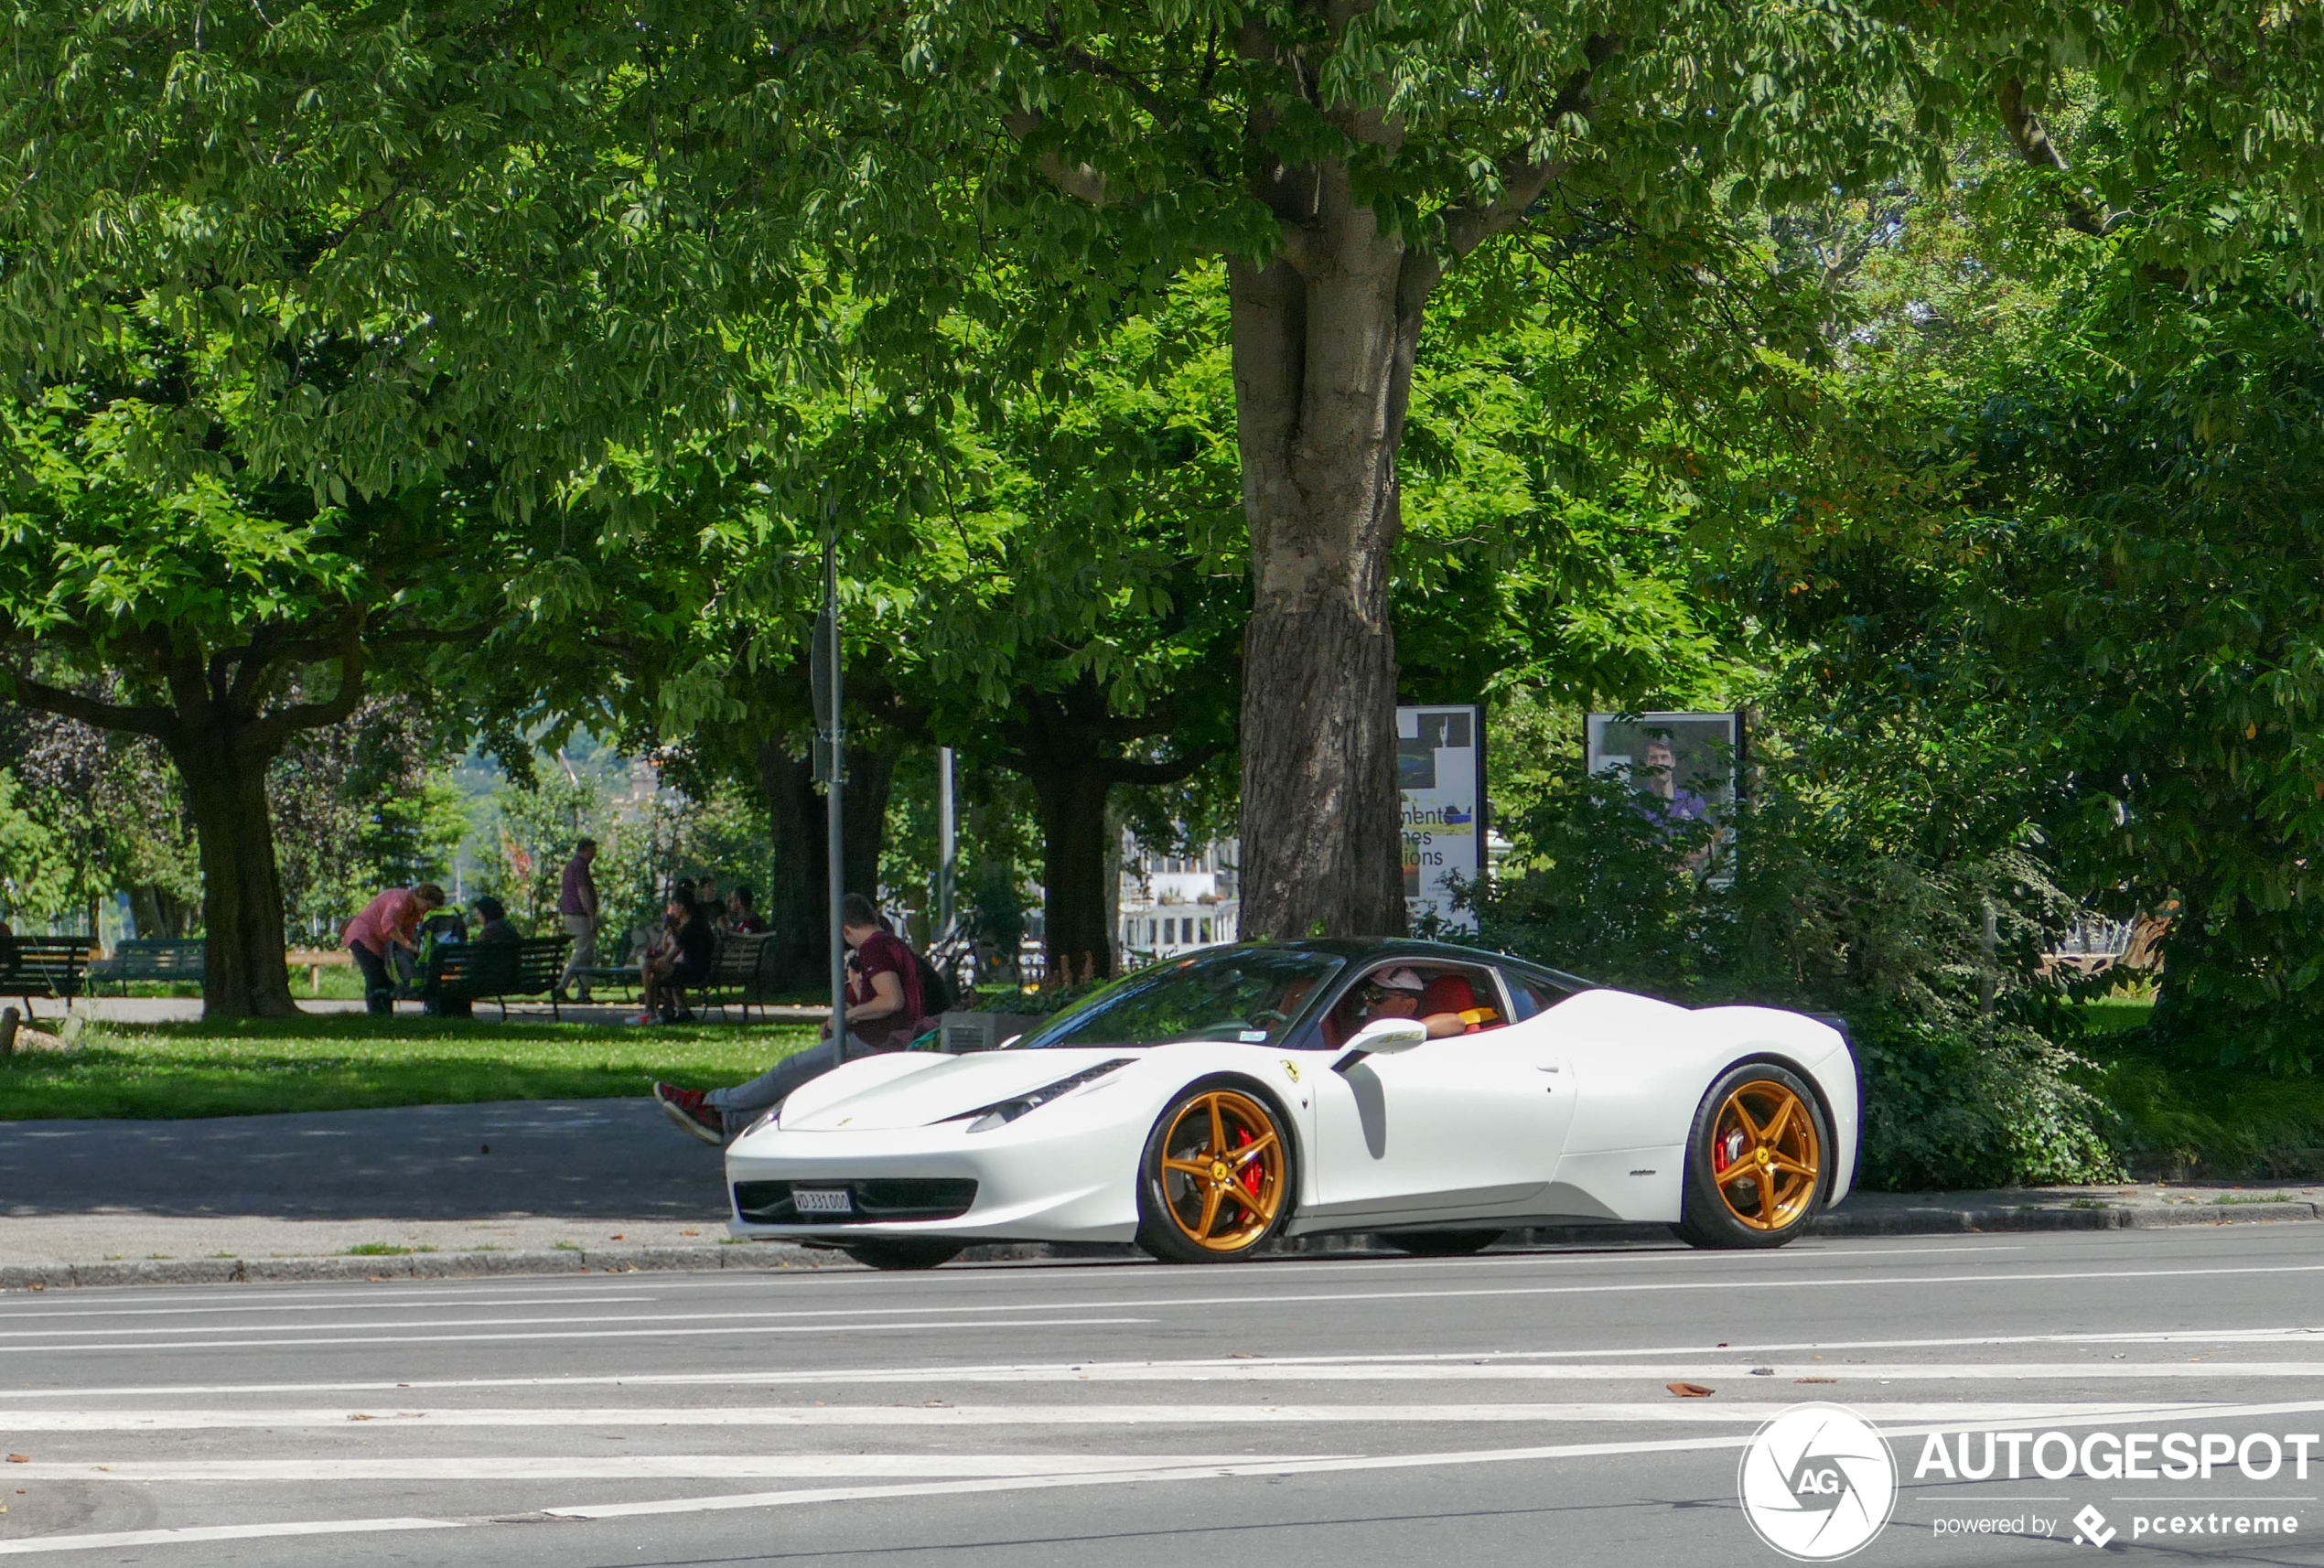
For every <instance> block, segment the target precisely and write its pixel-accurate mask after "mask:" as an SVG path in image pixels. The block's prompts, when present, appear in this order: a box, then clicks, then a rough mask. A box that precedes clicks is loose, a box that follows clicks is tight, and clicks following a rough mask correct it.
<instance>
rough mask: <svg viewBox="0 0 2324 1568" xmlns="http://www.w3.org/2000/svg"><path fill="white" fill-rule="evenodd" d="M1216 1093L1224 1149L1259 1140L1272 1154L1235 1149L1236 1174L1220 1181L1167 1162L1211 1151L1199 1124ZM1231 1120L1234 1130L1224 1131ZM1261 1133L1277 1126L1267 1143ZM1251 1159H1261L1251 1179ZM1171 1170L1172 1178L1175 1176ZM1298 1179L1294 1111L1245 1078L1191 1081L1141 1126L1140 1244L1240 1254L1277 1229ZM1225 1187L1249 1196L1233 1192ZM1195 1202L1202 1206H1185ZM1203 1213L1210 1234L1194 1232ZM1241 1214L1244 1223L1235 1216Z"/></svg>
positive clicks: (1212, 1257) (1169, 1255) (1180, 1253)
mask: <svg viewBox="0 0 2324 1568" xmlns="http://www.w3.org/2000/svg"><path fill="white" fill-rule="evenodd" d="M1214 1097H1216V1100H1217V1101H1218V1102H1219V1104H1220V1106H1221V1119H1220V1122H1219V1123H1218V1125H1219V1126H1220V1128H1221V1132H1222V1133H1224V1135H1225V1136H1224V1141H1225V1143H1226V1145H1227V1148H1226V1153H1227V1154H1229V1155H1234V1154H1235V1151H1236V1150H1237V1149H1238V1148H1243V1149H1248V1148H1250V1147H1251V1146H1252V1145H1253V1144H1264V1145H1265V1147H1267V1148H1270V1149H1272V1151H1273V1153H1274V1155H1275V1157H1274V1158H1273V1159H1272V1160H1271V1161H1270V1160H1269V1158H1268V1155H1266V1154H1264V1153H1259V1152H1254V1153H1253V1154H1252V1155H1248V1156H1240V1155H1238V1156H1237V1157H1238V1158H1239V1159H1243V1160H1244V1161H1245V1164H1244V1165H1243V1166H1242V1167H1241V1174H1237V1172H1236V1171H1235V1170H1230V1171H1229V1173H1228V1177H1227V1179H1226V1180H1223V1181H1221V1180H1218V1179H1216V1178H1215V1177H1210V1176H1202V1177H1200V1178H1196V1177H1191V1176H1189V1174H1188V1173H1187V1172H1186V1171H1184V1170H1176V1171H1174V1170H1172V1169H1169V1168H1167V1167H1166V1165H1165V1164H1164V1162H1165V1160H1166V1159H1170V1158H1178V1159H1179V1160H1180V1161H1181V1162H1182V1163H1192V1161H1191V1156H1192V1155H1195V1154H1197V1153H1200V1155H1202V1157H1203V1158H1204V1159H1211V1160H1214V1159H1215V1157H1216V1155H1217V1153H1218V1152H1217V1151H1215V1150H1212V1149H1210V1148H1209V1147H1208V1144H1209V1141H1210V1134H1209V1131H1208V1128H1207V1127H1206V1126H1204V1125H1203V1122H1205V1120H1206V1118H1205V1117H1204V1116H1203V1114H1202V1112H1203V1111H1204V1109H1205V1107H1204V1101H1211V1100H1213V1098H1214ZM1229 1102H1232V1113H1231V1114H1230V1113H1228V1112H1227V1105H1228V1103H1229ZM1189 1118H1191V1119H1193V1121H1192V1124H1191V1127H1190V1128H1189V1126H1187V1125H1182V1123H1185V1122H1188V1119H1189ZM1231 1122H1232V1123H1233V1130H1232V1132H1229V1131H1227V1128H1228V1125H1229V1123H1231ZM1264 1133H1273V1134H1274V1141H1273V1143H1272V1144H1265V1140H1264V1136H1263V1134H1264ZM1174 1134H1176V1136H1175V1138H1174ZM1245 1134H1248V1135H1247V1136H1246V1135H1245ZM1194 1136H1200V1138H1201V1140H1202V1144H1203V1145H1204V1147H1202V1148H1201V1149H1199V1150H1198V1149H1195V1148H1192V1147H1189V1146H1186V1145H1188V1144H1190V1142H1191V1139H1192V1137H1194ZM1174 1144H1175V1145H1177V1146H1178V1152H1177V1154H1176V1155H1172V1153H1171V1150H1172V1148H1173V1146H1174ZM1252 1162H1256V1163H1258V1164H1259V1165H1261V1171H1260V1174H1259V1175H1258V1176H1257V1177H1256V1178H1255V1180H1254V1179H1253V1177H1251V1176H1250V1175H1249V1164H1250V1163H1252ZM1214 1168H1215V1167H1214ZM1174 1176H1175V1177H1176V1178H1177V1179H1175V1180H1173V1179H1172V1178H1173V1177H1174ZM1297 1181H1298V1171H1297V1166H1296V1164H1295V1151H1294V1149H1293V1146H1292V1142H1291V1119H1290V1118H1289V1117H1288V1116H1286V1115H1285V1114H1284V1113H1283V1112H1282V1110H1281V1108H1280V1107H1278V1106H1277V1105H1276V1104H1275V1101H1274V1100H1273V1099H1272V1098H1271V1097H1269V1096H1268V1095H1266V1094H1264V1093H1263V1092H1262V1091H1261V1090H1259V1089H1258V1088H1257V1087H1256V1086H1255V1085H1253V1084H1251V1083H1249V1082H1247V1081H1245V1080H1244V1079H1235V1078H1210V1079H1202V1080H1201V1081H1200V1082H1199V1083H1195V1084H1190V1085H1189V1086H1188V1087H1187V1088H1186V1089H1184V1090H1180V1091H1179V1092H1178V1094H1177V1095H1175V1096H1173V1097H1172V1098H1171V1101H1170V1103H1169V1104H1168V1105H1167V1106H1165V1107H1164V1108H1163V1111H1162V1114H1161V1115H1160V1116H1159V1117H1158V1118H1157V1119H1156V1121H1155V1123H1154V1130H1153V1131H1152V1132H1151V1133H1147V1134H1146V1148H1145V1150H1144V1152H1142V1153H1141V1154H1140V1155H1138V1235H1137V1241H1138V1245H1139V1246H1140V1247H1143V1248H1144V1249H1146V1251H1147V1252H1148V1253H1149V1254H1150V1255H1152V1256H1154V1257H1156V1258H1158V1259H1160V1260H1161V1261H1162V1262H1166V1263H1232V1262H1241V1261H1242V1260H1243V1259H1244V1258H1247V1257H1249V1256H1251V1255H1252V1253H1253V1252H1255V1251H1258V1250H1259V1248H1260V1247H1261V1246H1262V1245H1264V1243H1265V1242H1266V1241H1267V1240H1270V1239H1271V1238H1273V1237H1275V1236H1277V1235H1280V1234H1281V1233H1282V1230H1283V1227H1284V1225H1285V1224H1286V1222H1287V1221H1288V1220H1289V1219H1290V1218H1291V1199H1292V1194H1293V1193H1295V1192H1296V1191H1297V1190H1298V1186H1297ZM1213 1188H1215V1189H1216V1190H1217V1192H1218V1194H1219V1197H1217V1198H1215V1199H1213V1198H1211V1197H1210V1192H1211V1189H1213ZM1230 1189H1232V1191H1234V1192H1236V1193H1243V1194H1247V1195H1248V1196H1247V1197H1228V1196H1227V1195H1228V1193H1229V1190H1230ZM1206 1203H1207V1204H1208V1207H1207V1208H1206V1207H1205V1205H1206ZM1231 1205H1232V1208H1231V1207H1230V1206H1231ZM1193 1210H1200V1213H1194V1212H1190V1211H1193ZM1206 1216H1207V1217H1208V1219H1209V1222H1210V1223H1209V1229H1208V1231H1207V1232H1206V1234H1207V1235H1208V1236H1209V1240H1197V1238H1196V1234H1195V1232H1196V1231H1198V1230H1202V1229H1203V1223H1202V1222H1203V1219H1204V1218H1205V1217H1206ZM1238 1218H1239V1219H1241V1220H1243V1223H1242V1224H1240V1225H1238V1224H1236V1223H1235V1219H1238Z"/></svg>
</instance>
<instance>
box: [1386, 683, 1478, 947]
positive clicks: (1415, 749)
mask: <svg viewBox="0 0 2324 1568" xmlns="http://www.w3.org/2000/svg"><path fill="white" fill-rule="evenodd" d="M1396 785H1397V788H1398V789H1400V790H1402V791H1403V795H1404V912H1405V916H1406V918H1408V919H1410V920H1411V922H1412V923H1413V925H1414V927H1415V929H1417V928H1418V927H1419V925H1420V924H1421V922H1422V921H1423V920H1425V919H1426V918H1427V917H1428V916H1430V915H1434V916H1436V918H1437V919H1438V920H1439V921H1441V922H1442V924H1443V927H1444V929H1448V930H1456V931H1474V930H1476V929H1477V912H1476V911H1475V910H1473V909H1460V908H1454V907H1453V894H1452V886H1451V882H1452V880H1453V879H1454V878H1458V880H1460V881H1461V882H1464V883H1469V882H1474V881H1476V880H1477V879H1478V877H1479V875H1482V874H1483V872H1484V868H1485V711H1484V709H1482V708H1481V707H1479V706H1477V705H1475V704H1474V703H1420V704H1415V705H1414V706H1411V707H1402V706H1400V707H1398V708H1397V709H1396Z"/></svg>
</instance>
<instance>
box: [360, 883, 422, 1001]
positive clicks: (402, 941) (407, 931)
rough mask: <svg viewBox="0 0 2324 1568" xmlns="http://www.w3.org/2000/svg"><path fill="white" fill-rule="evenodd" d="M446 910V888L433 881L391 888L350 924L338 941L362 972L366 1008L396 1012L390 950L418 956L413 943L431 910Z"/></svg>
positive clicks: (417, 946) (416, 945)
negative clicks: (394, 948) (388, 965)
mask: <svg viewBox="0 0 2324 1568" xmlns="http://www.w3.org/2000/svg"><path fill="white" fill-rule="evenodd" d="M441 908H444V889H443V888H441V887H438V886H436V884H435V883H433V882H423V883H421V884H420V885H419V886H417V887H391V888H389V889H388V890H387V891H386V892H384V893H382V894H381V895H380V896H379V897H376V898H374V899H372V900H371V902H370V903H368V904H366V905H364V906H363V909H362V912H361V913H360V914H359V915H357V916H356V917H355V918H353V919H351V920H350V921H348V922H347V929H346V930H345V931H344V932H343V933H341V935H340V938H339V940H341V941H343V942H345V943H346V944H347V950H348V951H349V952H350V953H352V954H353V955H354V957H355V967H356V968H357V969H360V970H361V971H362V972H363V1005H364V1007H365V1008H366V1009H367V1010H369V1011H371V1012H372V1013H393V1012H394V1011H395V981H394V978H393V976H392V975H390V974H389V973H388V970H387V950H388V948H389V947H390V946H391V945H393V946H395V947H400V948H403V949H404V950H407V951H410V952H414V953H416V952H418V951H419V944H418V943H417V942H416V941H414V940H413V938H414V935H415V934H416V933H417V932H418V930H419V929H420V922H421V921H422V920H424V919H425V918H427V912H428V911H429V910H430V909H441Z"/></svg>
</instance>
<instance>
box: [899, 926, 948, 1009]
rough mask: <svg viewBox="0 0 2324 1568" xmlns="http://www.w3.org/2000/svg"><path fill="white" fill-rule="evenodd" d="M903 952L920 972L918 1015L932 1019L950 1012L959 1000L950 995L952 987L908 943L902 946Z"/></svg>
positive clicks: (925, 956)
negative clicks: (907, 954) (909, 956)
mask: <svg viewBox="0 0 2324 1568" xmlns="http://www.w3.org/2000/svg"><path fill="white" fill-rule="evenodd" d="M904 950H905V951H907V952H909V953H910V954H911V955H912V964H913V967H914V968H916V969H918V970H919V971H920V1015H921V1016H922V1017H926V1018H933V1017H935V1016H936V1015H938V1014H939V1013H949V1012H951V1011H952V1008H953V1007H954V1006H955V1005H957V1004H958V1003H959V1001H960V999H959V998H958V997H956V996H954V995H953V994H952V985H951V984H950V983H948V982H947V981H946V980H945V979H944V973H943V972H942V971H941V970H940V969H938V968H937V967H936V966H935V965H934V964H932V963H931V962H929V961H928V955H927V954H926V953H924V952H922V951H920V949H918V948H916V947H913V946H912V945H911V944H910V943H909V942H907V943H905V944H904Z"/></svg>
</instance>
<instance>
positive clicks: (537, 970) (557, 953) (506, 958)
mask: <svg viewBox="0 0 2324 1568" xmlns="http://www.w3.org/2000/svg"><path fill="white" fill-rule="evenodd" d="M572 943H573V939H572V938H571V937H526V938H525V939H524V940H522V941H520V942H518V943H517V944H516V945H515V946H514V947H511V946H509V945H508V944H507V943H505V942H502V943H490V942H459V943H455V944H453V945H451V946H449V947H445V948H439V949H437V950H436V959H435V968H436V981H437V983H438V985H439V986H440V988H441V990H440V994H442V995H443V996H445V997H446V998H447V999H448V1000H453V1001H462V1002H497V1003H499V1004H500V1016H501V1017H503V1018H506V1017H507V1016H508V1015H509V998H510V997H511V996H515V997H520V998H522V997H527V996H544V997H546V998H548V1003H549V1015H550V1016H551V1017H552V1018H554V1019H556V1020H557V1021H558V1022H559V1023H563V1022H564V1021H565V1015H563V1014H562V1013H560V1012H558V1011H557V998H556V988H557V979H558V977H559V976H560V975H562V974H563V973H564V972H565V950H566V949H567V948H568V947H570V946H571V945H572Z"/></svg>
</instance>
